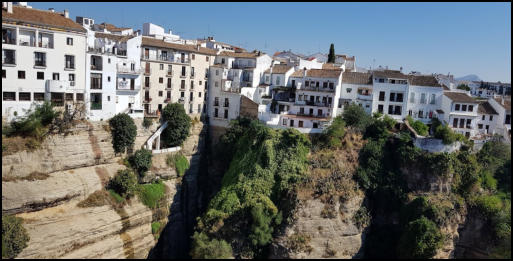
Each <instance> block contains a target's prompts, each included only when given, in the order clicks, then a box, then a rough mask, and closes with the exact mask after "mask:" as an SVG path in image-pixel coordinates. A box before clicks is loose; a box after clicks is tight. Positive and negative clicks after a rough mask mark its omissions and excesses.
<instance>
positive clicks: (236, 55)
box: [218, 52, 265, 58]
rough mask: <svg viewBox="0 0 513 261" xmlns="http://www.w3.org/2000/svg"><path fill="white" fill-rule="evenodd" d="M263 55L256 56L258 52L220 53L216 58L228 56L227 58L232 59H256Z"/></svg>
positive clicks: (261, 53)
mask: <svg viewBox="0 0 513 261" xmlns="http://www.w3.org/2000/svg"><path fill="white" fill-rule="evenodd" d="M264 54H265V53H263V52H260V55H258V52H256V53H254V52H251V53H248V52H242V53H236V52H221V53H219V54H218V56H228V57H234V58H257V57H260V56H262V55H264Z"/></svg>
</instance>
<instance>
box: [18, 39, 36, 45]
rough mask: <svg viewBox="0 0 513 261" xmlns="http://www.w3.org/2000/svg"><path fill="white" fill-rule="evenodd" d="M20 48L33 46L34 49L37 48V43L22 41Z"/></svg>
mask: <svg viewBox="0 0 513 261" xmlns="http://www.w3.org/2000/svg"><path fill="white" fill-rule="evenodd" d="M20 46H32V47H35V46H36V42H35V41H26V40H20Z"/></svg>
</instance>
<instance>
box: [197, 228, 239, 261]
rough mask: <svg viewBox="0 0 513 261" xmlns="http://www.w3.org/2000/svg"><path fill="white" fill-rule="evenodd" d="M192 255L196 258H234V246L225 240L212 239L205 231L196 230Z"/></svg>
mask: <svg viewBox="0 0 513 261" xmlns="http://www.w3.org/2000/svg"><path fill="white" fill-rule="evenodd" d="M192 238H193V241H192V247H191V257H192V258H194V259H222V258H233V257H232V247H231V246H230V245H229V244H228V243H226V241H224V240H217V239H212V240H210V239H209V238H208V236H207V235H206V234H205V233H198V232H194V235H193V236H192Z"/></svg>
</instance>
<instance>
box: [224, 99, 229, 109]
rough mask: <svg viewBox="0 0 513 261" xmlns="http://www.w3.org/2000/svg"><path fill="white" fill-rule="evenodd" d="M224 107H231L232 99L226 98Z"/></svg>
mask: <svg viewBox="0 0 513 261" xmlns="http://www.w3.org/2000/svg"><path fill="white" fill-rule="evenodd" d="M224 107H230V100H229V99H228V98H224Z"/></svg>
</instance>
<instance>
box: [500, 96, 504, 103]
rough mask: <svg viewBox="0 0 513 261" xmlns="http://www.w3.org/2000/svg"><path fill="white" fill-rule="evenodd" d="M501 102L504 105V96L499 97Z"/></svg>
mask: <svg viewBox="0 0 513 261" xmlns="http://www.w3.org/2000/svg"><path fill="white" fill-rule="evenodd" d="M501 104H502V105H504V97H502V98H501Z"/></svg>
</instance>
